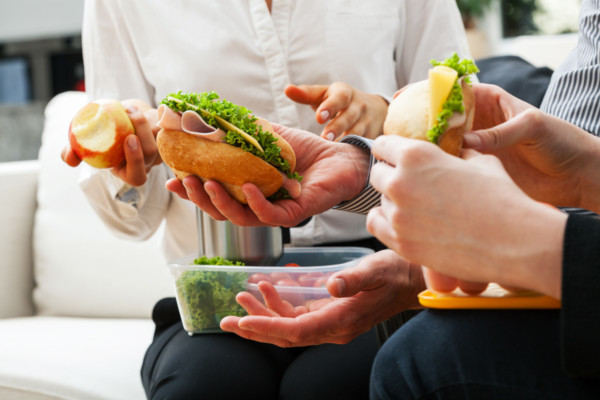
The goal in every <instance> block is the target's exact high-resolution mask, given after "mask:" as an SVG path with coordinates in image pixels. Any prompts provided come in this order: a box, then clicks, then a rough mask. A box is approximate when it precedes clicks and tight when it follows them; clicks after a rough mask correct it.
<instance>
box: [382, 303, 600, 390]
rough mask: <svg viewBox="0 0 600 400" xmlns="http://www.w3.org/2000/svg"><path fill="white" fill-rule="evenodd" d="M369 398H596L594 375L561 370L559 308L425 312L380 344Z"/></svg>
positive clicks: (597, 386) (599, 387)
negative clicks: (577, 376) (587, 376)
mask: <svg viewBox="0 0 600 400" xmlns="http://www.w3.org/2000/svg"><path fill="white" fill-rule="evenodd" d="M599 343H600V341H599ZM599 362H600V361H599ZM371 398H372V399H377V400H383V399H489V400H496V399H498V400H500V399H502V400H505V399H540V400H541V399H544V400H546V399H557V400H558V399H599V398H600V379H573V378H570V377H568V376H567V375H566V374H565V373H564V372H563V370H562V369H561V359H560V347H559V311H555V310H543V311H536V310H533V311H532V310H480V311H478V310H425V311H423V312H421V313H419V314H418V315H417V316H415V317H413V318H412V319H410V321H408V322H407V323H406V324H405V325H403V326H402V327H401V328H400V329H398V330H397V331H396V332H395V333H394V334H393V335H392V336H391V337H390V338H389V339H388V340H387V341H386V343H385V344H384V345H383V346H382V348H381V350H380V351H379V354H378V355H377V357H376V359H375V363H374V366H373V372H372V376H371Z"/></svg>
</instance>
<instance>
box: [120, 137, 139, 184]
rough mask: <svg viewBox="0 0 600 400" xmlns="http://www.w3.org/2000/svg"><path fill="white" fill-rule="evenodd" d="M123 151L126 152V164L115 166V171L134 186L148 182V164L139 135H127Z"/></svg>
mask: <svg viewBox="0 0 600 400" xmlns="http://www.w3.org/2000/svg"><path fill="white" fill-rule="evenodd" d="M123 151H124V153H125V165H123V166H120V167H117V168H114V169H113V173H115V174H116V175H117V176H119V177H120V178H121V179H122V180H123V181H125V182H127V183H129V184H130V185H132V186H141V185H143V184H144V183H146V178H147V175H146V164H145V163H144V154H143V153H142V149H141V147H140V142H139V139H138V137H137V136H135V135H129V136H127V137H126V138H125V143H124V146H123Z"/></svg>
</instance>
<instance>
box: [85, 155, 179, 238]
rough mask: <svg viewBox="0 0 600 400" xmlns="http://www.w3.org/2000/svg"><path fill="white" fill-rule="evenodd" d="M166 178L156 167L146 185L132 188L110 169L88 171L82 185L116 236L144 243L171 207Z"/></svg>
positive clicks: (164, 173) (96, 209)
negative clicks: (169, 205) (165, 187)
mask: <svg viewBox="0 0 600 400" xmlns="http://www.w3.org/2000/svg"><path fill="white" fill-rule="evenodd" d="M166 179H167V172H166V169H165V168H164V167H163V166H158V167H154V168H153V169H152V170H151V172H150V174H149V175H148V181H147V182H146V184H144V185H143V186H141V187H139V188H132V187H130V186H128V185H125V183H124V182H122V181H121V180H120V179H118V178H117V177H115V176H113V175H110V172H109V171H107V170H104V171H95V170H91V168H89V169H88V170H85V171H84V173H83V174H82V179H81V182H80V186H81V188H82V191H83V193H84V195H85V196H86V198H87V200H88V202H89V204H90V206H91V207H92V209H93V210H94V211H95V212H96V214H97V215H98V216H99V217H100V219H101V220H102V222H103V223H104V224H105V225H106V226H107V227H108V228H109V229H110V230H111V231H112V232H113V233H114V234H116V235H117V236H120V237H124V238H127V239H130V240H145V239H147V238H148V237H150V236H151V235H152V234H153V233H154V232H155V231H156V229H158V227H159V225H160V224H161V222H162V220H163V218H164V215H165V213H166V210H167V208H168V204H169V196H170V194H169V192H168V191H167V190H165V189H164V182H165V181H166Z"/></svg>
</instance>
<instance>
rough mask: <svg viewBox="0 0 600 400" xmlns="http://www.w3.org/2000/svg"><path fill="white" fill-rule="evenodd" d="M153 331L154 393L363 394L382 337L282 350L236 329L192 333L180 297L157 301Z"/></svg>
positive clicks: (146, 370)
mask: <svg viewBox="0 0 600 400" xmlns="http://www.w3.org/2000/svg"><path fill="white" fill-rule="evenodd" d="M153 319H154V322H155V324H156V334H155V337H154V341H153V343H152V344H151V345H150V347H149V348H148V351H147V353H146V356H145V358H144V362H143V365H142V383H143V386H144V389H145V391H146V395H147V397H148V398H149V399H186V400H188V399H207V400H212V399H218V400H228V399H244V400H251V399H257V400H259V399H260V400H268V399H302V400H307V399H311V400H318V399H327V400H334V399H340V400H342V399H343V400H352V399H357V400H358V399H360V400H364V399H367V398H368V396H369V395H368V393H369V376H370V372H371V366H372V363H373V359H374V358H375V354H376V352H377V349H378V347H377V340H376V338H375V333H374V331H370V332H368V333H365V334H363V335H361V336H359V337H358V338H356V339H354V340H353V341H352V342H350V343H348V344H346V345H334V344H325V345H319V346H310V347H303V348H291V349H284V348H280V347H277V346H273V345H269V344H263V343H258V342H253V341H250V340H246V339H243V338H241V337H239V336H237V335H234V334H231V333H215V334H201V335H195V336H189V335H188V334H187V332H185V331H184V329H183V327H182V324H181V321H180V319H179V313H178V310H177V304H176V302H175V299H173V298H167V299H163V300H161V301H160V302H159V303H157V305H156V306H155V308H154V311H153Z"/></svg>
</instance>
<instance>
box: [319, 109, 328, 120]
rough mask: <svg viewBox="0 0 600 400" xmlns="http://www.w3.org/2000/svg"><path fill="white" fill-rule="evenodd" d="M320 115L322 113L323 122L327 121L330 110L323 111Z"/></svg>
mask: <svg viewBox="0 0 600 400" xmlns="http://www.w3.org/2000/svg"><path fill="white" fill-rule="evenodd" d="M319 115H320V117H321V120H322V121H323V122H325V121H327V120H328V119H329V111H327V110H323V111H321V113H320V114H319Z"/></svg>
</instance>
